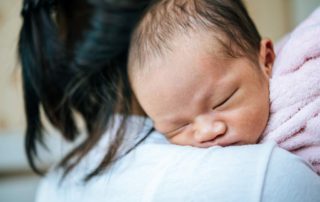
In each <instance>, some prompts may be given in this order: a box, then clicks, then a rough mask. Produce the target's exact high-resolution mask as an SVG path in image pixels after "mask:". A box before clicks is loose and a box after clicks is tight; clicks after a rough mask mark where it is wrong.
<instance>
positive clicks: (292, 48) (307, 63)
mask: <svg viewBox="0 0 320 202" xmlns="http://www.w3.org/2000/svg"><path fill="white" fill-rule="evenodd" d="M278 48H279V49H278V53H277V58H276V61H275V64H274V69H273V74H272V78H271V79H270V101H271V114H270V119H269V123H268V126H267V128H266V130H265V132H264V135H263V139H262V142H264V141H267V140H270V139H271V140H275V141H276V142H277V143H278V145H279V146H280V147H282V148H284V149H286V150H288V151H290V152H292V153H294V154H297V155H299V156H301V157H302V158H303V159H304V160H306V161H307V162H309V163H310V165H312V167H313V168H314V170H315V171H316V172H317V173H318V174H320V114H319V113H320V8H318V9H317V10H316V11H314V12H313V13H312V14H311V16H310V17H309V18H307V19H306V20H305V21H304V22H303V23H301V24H300V25H299V26H298V27H297V28H296V29H295V30H294V31H293V32H292V33H291V34H290V35H288V36H287V37H286V38H285V39H284V40H283V41H282V42H281V43H280V47H278Z"/></svg>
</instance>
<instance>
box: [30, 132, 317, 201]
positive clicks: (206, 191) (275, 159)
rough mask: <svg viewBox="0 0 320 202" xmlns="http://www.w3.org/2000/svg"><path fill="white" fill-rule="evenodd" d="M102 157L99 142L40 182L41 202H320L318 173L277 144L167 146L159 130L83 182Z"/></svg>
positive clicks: (39, 196) (52, 171)
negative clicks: (67, 168)
mask: <svg viewBox="0 0 320 202" xmlns="http://www.w3.org/2000/svg"><path fill="white" fill-rule="evenodd" d="M103 155H104V151H103V149H101V148H99V146H97V147H96V148H95V149H94V150H92V151H91V153H90V154H89V155H88V156H87V157H86V158H85V159H84V160H83V161H82V162H81V163H80V165H79V166H77V167H76V169H75V170H74V171H73V172H72V173H70V174H69V175H68V176H67V178H66V179H65V180H64V181H62V183H61V184H59V182H60V181H59V180H60V177H61V174H62V170H61V169H60V170H59V169H52V170H51V171H50V172H49V173H48V174H47V176H46V177H45V178H44V179H43V180H42V182H41V184H40V186H39V189H38V193H37V200H36V201H37V202H73V201H74V202H90V201H93V202H99V201H108V202H151V201H152V202H171V201H172V202H180V201H181V202H191V201H196V202H207V201H208V202H209V201H210V202H211V201H218V202H229V201H230V202H234V201H245V202H260V201H262V202H264V201H266V202H285V201H289V202H301V201H303V202H320V177H318V176H317V175H316V174H315V173H314V172H313V171H312V170H311V169H310V167H309V165H308V164H307V163H305V162H304V161H303V160H302V159H300V158H299V157H297V156H294V155H292V154H290V153H289V152H287V151H285V150H283V149H280V148H278V147H277V146H276V145H275V144H274V143H273V142H267V143H264V144H259V145H247V146H230V147H225V148H222V147H218V146H217V147H211V148H207V149H203V148H194V147H189V146H176V145H172V144H169V143H168V142H167V141H166V139H165V138H164V137H163V136H162V135H161V134H159V133H157V132H154V133H152V134H151V135H150V136H149V137H148V139H147V140H146V141H145V142H144V143H143V144H141V145H139V146H138V147H137V148H136V149H135V150H133V151H132V152H131V153H129V154H128V155H126V156H125V157H124V158H122V159H121V160H119V161H118V162H117V163H115V164H114V165H113V166H112V167H111V169H108V170H106V171H105V172H103V173H102V174H101V175H99V176H97V177H94V178H93V179H92V180H91V181H89V182H88V183H86V184H85V183H83V181H82V177H83V176H84V175H85V174H86V173H87V172H88V171H89V170H90V169H93V168H94V167H95V166H96V165H97V162H98V161H99V159H100V158H101V157H102V156H103Z"/></svg>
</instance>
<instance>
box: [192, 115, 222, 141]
mask: <svg viewBox="0 0 320 202" xmlns="http://www.w3.org/2000/svg"><path fill="white" fill-rule="evenodd" d="M194 131H195V133H194V138H195V140H196V141H197V142H199V143H203V142H207V141H212V140H214V139H215V138H217V137H218V136H222V135H224V134H225V133H226V131H227V125H226V124H225V123H224V122H223V121H214V120H211V119H210V118H199V119H196V121H195V124H194Z"/></svg>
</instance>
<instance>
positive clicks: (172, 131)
mask: <svg viewBox="0 0 320 202" xmlns="http://www.w3.org/2000/svg"><path fill="white" fill-rule="evenodd" d="M187 125H189V123H186V124H184V125H182V126H179V127H178V128H175V129H173V130H171V131H169V132H167V134H172V133H177V132H179V131H180V130H182V129H183V128H184V127H186V126H187Z"/></svg>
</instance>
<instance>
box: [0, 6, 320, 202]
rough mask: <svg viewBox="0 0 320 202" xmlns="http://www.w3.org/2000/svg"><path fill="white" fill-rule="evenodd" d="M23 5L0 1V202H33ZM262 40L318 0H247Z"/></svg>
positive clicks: (56, 146)
mask: <svg viewBox="0 0 320 202" xmlns="http://www.w3.org/2000/svg"><path fill="white" fill-rule="evenodd" d="M21 3H22V1H21V0H0V64H1V65H0V202H20V201H21V202H29V201H30V202H31V201H34V196H35V191H36V187H37V185H38V183H39V180H40V177H37V176H36V175H34V174H33V173H32V172H31V171H30V169H29V167H28V165H27V162H26V158H25V154H24V147H23V136H24V126H25V123H24V112H23V101H22V91H21V90H22V88H21V78H20V69H19V62H18V61H17V54H16V50H17V41H18V33H19V29H20V26H21V19H20V9H21ZM245 3H246V5H247V8H248V10H249V13H250V14H251V16H252V18H253V20H254V21H255V23H256V25H257V27H258V29H259V31H260V33H261V35H262V36H263V37H269V38H271V39H272V40H273V41H274V42H275V43H276V42H277V41H278V40H280V39H281V37H283V36H284V35H285V34H286V33H288V32H290V31H291V30H292V29H293V28H294V27H295V26H296V25H297V24H299V23H300V22H301V21H302V20H303V19H305V18H306V17H307V16H308V15H309V14H310V13H311V12H312V11H313V10H314V9H315V8H316V7H318V6H320V0H304V1H302V0H245ZM48 131H49V132H48V133H49V134H48V137H49V138H48V144H49V147H50V148H52V153H53V155H52V156H51V155H48V154H47V153H46V154H44V155H47V156H46V157H45V159H47V160H48V162H50V161H53V160H54V159H57V158H59V157H61V155H62V153H63V152H64V151H65V150H67V149H68V148H69V147H70V145H66V144H65V143H64V142H63V140H61V139H59V137H58V134H56V133H55V131H54V130H48Z"/></svg>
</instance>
